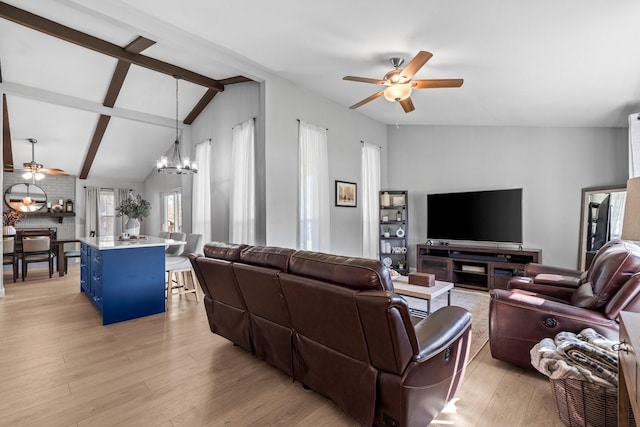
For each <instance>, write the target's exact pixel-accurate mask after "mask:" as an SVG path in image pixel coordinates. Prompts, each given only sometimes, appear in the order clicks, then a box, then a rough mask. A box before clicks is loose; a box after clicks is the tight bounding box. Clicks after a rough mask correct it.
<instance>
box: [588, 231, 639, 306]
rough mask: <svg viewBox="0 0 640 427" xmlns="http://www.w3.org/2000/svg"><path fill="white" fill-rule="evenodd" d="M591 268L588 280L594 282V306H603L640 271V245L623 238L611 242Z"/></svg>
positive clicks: (600, 252)
mask: <svg viewBox="0 0 640 427" xmlns="http://www.w3.org/2000/svg"><path fill="white" fill-rule="evenodd" d="M608 246H609V247H608V248H607V250H606V251H602V250H600V251H598V255H597V257H596V259H595V260H594V262H593V264H592V265H591V267H590V268H589V273H588V275H587V280H588V282H591V283H592V284H593V295H594V298H595V299H596V301H595V302H594V305H593V306H592V307H593V308H597V307H603V306H605V305H606V304H607V302H609V300H610V299H611V297H612V296H613V295H615V294H616V293H617V292H618V290H619V289H620V288H621V287H622V285H624V284H625V283H626V282H627V280H629V279H630V278H631V276H633V275H634V274H635V273H637V272H638V271H640V247H638V246H636V245H634V244H633V243H630V242H626V241H623V240H616V241H612V242H609V244H608Z"/></svg>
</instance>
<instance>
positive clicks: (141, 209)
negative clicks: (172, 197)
mask: <svg viewBox="0 0 640 427" xmlns="http://www.w3.org/2000/svg"><path fill="white" fill-rule="evenodd" d="M116 211H117V212H116V216H118V217H120V216H123V215H126V216H127V222H126V223H125V224H124V232H125V233H129V235H131V236H138V235H139V234H140V221H141V220H142V218H146V217H148V216H149V212H151V203H149V202H148V201H146V200H145V199H143V198H142V196H140V195H139V194H138V195H137V196H135V197H132V196H129V197H128V198H127V199H125V200H124V201H123V202H122V204H121V205H120V206H118V207H117V208H116Z"/></svg>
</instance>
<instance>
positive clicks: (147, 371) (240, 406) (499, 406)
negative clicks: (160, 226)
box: [0, 265, 563, 427]
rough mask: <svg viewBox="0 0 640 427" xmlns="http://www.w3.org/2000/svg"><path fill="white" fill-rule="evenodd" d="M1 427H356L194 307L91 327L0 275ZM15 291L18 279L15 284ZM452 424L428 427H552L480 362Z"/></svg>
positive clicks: (78, 301) (76, 312)
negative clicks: (0, 290)
mask: <svg viewBox="0 0 640 427" xmlns="http://www.w3.org/2000/svg"><path fill="white" fill-rule="evenodd" d="M4 280H5V282H4V283H5V290H6V296H5V298H4V299H0V426H47V427H52V426H63V427H65V426H78V427H79V426H145V427H146V426H162V427H177V426H188V427H192V426H217V425H236V426H355V425H356V423H355V421H354V420H353V419H352V418H350V417H348V416H347V415H345V414H344V413H342V412H341V411H340V410H339V409H337V407H336V406H335V405H334V404H333V403H332V402H331V401H329V400H327V399H325V398H323V397H322V396H320V395H318V394H317V393H315V392H307V391H304V390H303V389H302V386H301V384H300V383H297V382H296V383H294V382H292V380H291V379H290V378H288V377H286V376H285V375H283V374H282V373H280V371H278V370H276V369H274V368H271V367H270V366H269V365H267V364H266V363H264V362H262V361H260V360H258V359H257V358H255V357H254V356H252V355H250V354H248V353H247V352H246V351H244V350H241V349H239V348H237V347H233V346H232V344H231V343H230V342H229V341H227V340H225V339H223V338H221V337H219V336H217V335H213V334H212V333H211V332H210V331H209V327H208V323H207V320H206V314H205V311H204V307H203V306H202V303H198V304H196V303H195V300H194V298H193V295H189V296H187V297H180V298H178V297H176V298H173V304H172V307H170V311H169V313H167V314H160V315H155V316H150V317H146V318H143V319H137V320H132V321H128V322H123V323H117V324H114V325H110V326H102V323H101V318H100V316H99V315H98V313H97V312H96V310H95V308H94V307H93V305H92V304H91V303H90V302H89V300H88V299H87V298H86V296H85V295H84V294H82V293H80V292H79V271H78V267H77V265H74V266H70V274H69V275H67V276H66V277H64V278H58V277H57V276H54V278H53V279H49V278H48V275H47V273H46V271H45V270H33V271H30V272H29V276H28V278H27V280H26V281H25V282H21V281H19V282H18V283H16V284H13V283H12V282H11V277H10V273H9V272H5V273H4ZM19 280H20V279H19ZM466 375H467V376H466V380H465V383H464V385H463V388H462V391H461V393H460V395H459V399H458V400H457V401H456V402H455V405H451V406H452V407H453V406H455V408H454V412H448V413H442V414H441V415H440V416H439V417H438V418H437V419H436V420H435V421H434V422H433V423H432V424H431V425H432V426H440V425H454V426H505V427H506V426H509V427H516V426H545V427H549V426H563V424H562V423H561V422H560V420H559V418H558V416H557V414H556V412H555V406H554V403H553V400H552V397H551V391H550V386H549V382H548V380H547V379H546V378H545V377H543V376H541V375H538V374H535V373H533V372H527V371H524V370H521V369H518V368H514V367H511V366H509V365H507V364H505V363H502V362H498V361H496V360H493V359H492V358H491V355H490V353H489V349H488V346H485V348H483V350H482V351H481V352H480V353H479V354H478V356H477V357H476V358H475V359H474V360H473V361H472V362H471V363H470V364H469V366H468V369H467V374H466Z"/></svg>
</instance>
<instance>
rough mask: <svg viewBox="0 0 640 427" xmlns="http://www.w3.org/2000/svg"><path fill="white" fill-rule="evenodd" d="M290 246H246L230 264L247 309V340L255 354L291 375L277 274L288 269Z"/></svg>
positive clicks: (287, 329) (288, 331)
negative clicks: (248, 328)
mask: <svg viewBox="0 0 640 427" xmlns="http://www.w3.org/2000/svg"><path fill="white" fill-rule="evenodd" d="M293 253H295V250H293V249H285V248H274V247H261V246H250V247H247V248H245V249H243V250H242V251H241V252H240V262H236V263H234V264H233V271H234V273H235V275H236V279H237V281H238V286H239V288H240V292H241V294H242V296H243V298H244V301H245V303H246V306H247V309H248V311H249V320H250V332H251V341H252V343H253V349H254V351H255V354H256V356H258V357H260V358H261V359H262V360H264V361H266V362H268V363H269V364H271V365H273V366H275V367H276V368H278V369H280V370H281V371H282V372H284V373H286V374H287V375H289V376H291V377H292V376H293V359H292V350H291V341H292V339H293V338H292V337H293V327H292V326H291V319H290V317H289V309H288V307H287V302H286V301H285V298H284V295H283V294H282V288H281V287H280V282H279V280H278V275H279V274H280V273H281V272H283V271H287V270H288V268H289V258H290V257H291V255H293Z"/></svg>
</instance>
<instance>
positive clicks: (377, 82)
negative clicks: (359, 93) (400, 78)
mask: <svg viewBox="0 0 640 427" xmlns="http://www.w3.org/2000/svg"><path fill="white" fill-rule="evenodd" d="M342 80H351V81H352V82H360V83H373V84H374V85H384V84H387V82H386V81H385V80H378V79H370V78H367V77H354V76H344V77H343V78H342Z"/></svg>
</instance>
